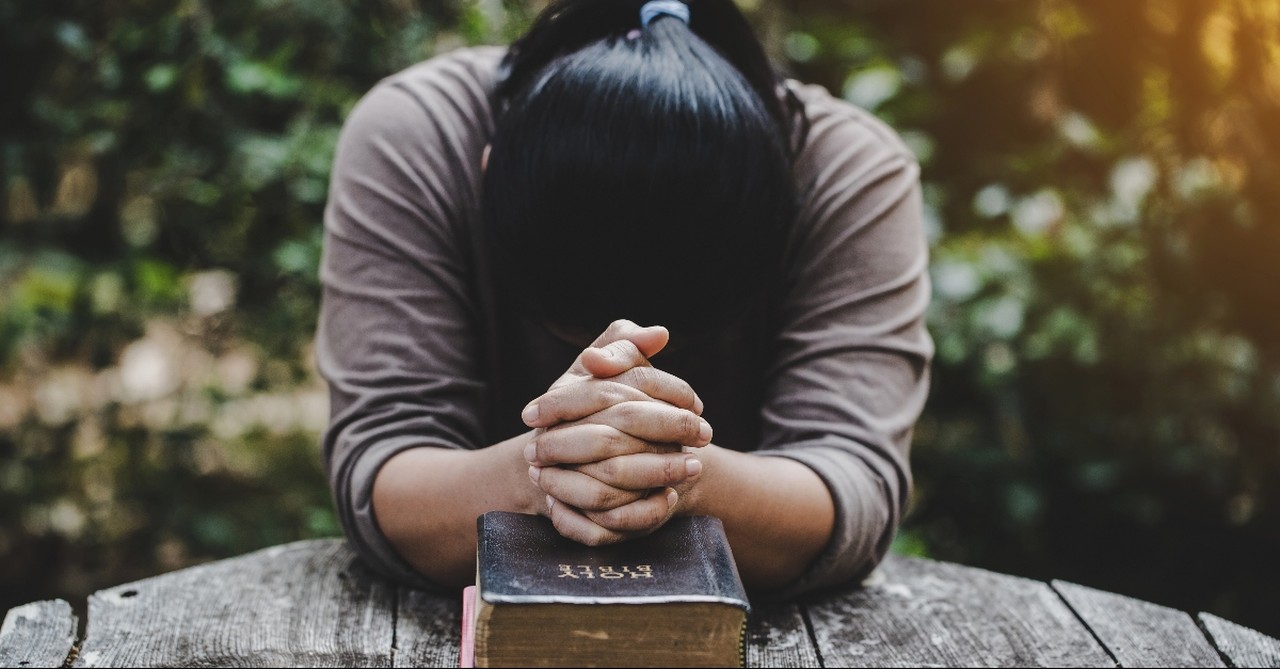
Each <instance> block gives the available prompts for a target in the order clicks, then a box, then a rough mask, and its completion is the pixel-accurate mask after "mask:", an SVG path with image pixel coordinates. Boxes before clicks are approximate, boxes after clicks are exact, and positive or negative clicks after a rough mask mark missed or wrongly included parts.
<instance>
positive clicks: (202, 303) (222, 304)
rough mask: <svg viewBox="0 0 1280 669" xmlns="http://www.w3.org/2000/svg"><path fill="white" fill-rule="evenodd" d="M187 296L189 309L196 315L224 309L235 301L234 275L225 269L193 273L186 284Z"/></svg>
mask: <svg viewBox="0 0 1280 669" xmlns="http://www.w3.org/2000/svg"><path fill="white" fill-rule="evenodd" d="M187 298H188V300H189V301H190V302H191V311H193V312H195V314H196V315H198V316H212V315H213V314H216V313H218V312H221V311H226V310H227V309H230V308H231V307H232V306H233V305H234V304H235V301H236V275H234V274H232V273H231V272H228V271H226V270H210V271H208V272H198V273H196V274H193V275H192V276H191V278H190V280H189V282H188V284H187Z"/></svg>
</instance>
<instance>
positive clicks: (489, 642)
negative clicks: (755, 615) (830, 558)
mask: <svg viewBox="0 0 1280 669" xmlns="http://www.w3.org/2000/svg"><path fill="white" fill-rule="evenodd" d="M476 522H477V531H478V544H477V546H476V586H475V589H474V602H472V606H470V607H467V606H464V609H465V608H471V609H472V611H473V612H474V626H473V629H472V630H470V631H471V634H469V635H467V636H470V637H471V641H472V643H473V644H474V646H473V647H472V648H471V649H470V650H467V649H463V654H464V655H468V656H469V657H467V658H466V659H472V658H474V662H475V666H477V667H490V666H511V667H516V666H523V667H563V666H600V667H604V666H617V667H673V666H678V667H712V666H721V667H724V666H731V667H741V666H744V664H745V656H744V652H745V646H744V643H745V634H746V620H747V613H748V612H749V610H750V604H749V602H748V600H747V595H746V591H745V590H744V589H743V586H742V580H741V578H740V577H739V576H738V568H737V565H736V564H734V561H733V554H732V552H731V551H730V549H729V542H728V540H727V539H726V538H725V534H724V526H723V525H721V523H720V520H719V519H717V518H713V517H710V516H690V517H678V518H672V519H671V520H670V521H668V522H667V524H666V525H664V526H663V527H662V528H660V529H659V530H658V531H656V532H654V533H653V534H650V535H648V536H645V537H641V538H638V539H633V540H631V541H626V542H623V543H619V544H613V545H609V546H598V547H590V546H584V545H582V544H579V543H577V542H575V541H572V540H570V539H566V538H564V537H562V536H560V534H559V533H558V532H556V530H555V528H554V527H552V525H551V521H550V520H548V519H546V518H543V517H542V516H533V515H526V514H519V513H509V512H503V511H491V512H489V513H486V514H484V515H482V516H480V518H478V519H477V521H476ZM467 622H471V621H464V625H466V623H467ZM464 643H465V640H464Z"/></svg>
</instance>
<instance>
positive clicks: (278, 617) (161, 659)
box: [74, 540, 395, 667]
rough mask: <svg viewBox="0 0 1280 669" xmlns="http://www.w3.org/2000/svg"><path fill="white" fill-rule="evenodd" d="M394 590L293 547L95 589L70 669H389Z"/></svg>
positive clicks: (335, 551) (329, 544) (335, 552)
mask: <svg viewBox="0 0 1280 669" xmlns="http://www.w3.org/2000/svg"><path fill="white" fill-rule="evenodd" d="M394 609H395V589H394V588H393V587H392V586H390V585H388V584H387V583H385V582H384V581H382V580H380V579H378V578H377V577H375V576H374V575H372V574H371V573H369V572H368V570H367V569H366V568H365V567H364V566H363V564H362V563H360V562H359V561H357V559H356V556H355V553H353V552H352V551H351V549H350V548H348V547H347V545H346V544H345V543H344V542H341V541H334V540H324V541H301V542H297V543H292V544H286V545H283V546H277V547H274V548H268V549H266V550H262V551H258V552H256V553H250V554H248V555H245V556H242V557H238V558H233V559H230V560H223V561H221V562H215V563H212V564H208V565H203V566H199V567H193V568H191V569H184V570H181V571H176V572H173V573H169V574H165V575H163V576H157V577H155V578H150V579H147V580H144V581H139V582H137V583H132V584H127V585H121V586H117V587H115V588H111V589H109V590H103V591H101V592H98V593H97V594H94V595H93V596H92V597H90V598H89V624H88V631H87V634H86V638H85V641H84V643H83V644H82V646H81V649H80V655H79V657H78V658H77V660H76V662H75V665H74V666H77V667H95V666H112V667H121V666H138V667H151V666H316V667H319V666H332V667H338V666H357V667H370V666H377V667H385V666H390V664H391V644H392V635H393V633H394V628H393V626H394V623H393V620H392V616H393V611H394Z"/></svg>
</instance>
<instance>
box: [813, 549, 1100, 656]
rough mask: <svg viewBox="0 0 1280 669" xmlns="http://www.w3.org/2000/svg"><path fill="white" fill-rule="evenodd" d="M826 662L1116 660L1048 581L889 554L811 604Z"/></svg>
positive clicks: (820, 648)
mask: <svg viewBox="0 0 1280 669" xmlns="http://www.w3.org/2000/svg"><path fill="white" fill-rule="evenodd" d="M808 610H809V616H810V620H811V621H812V623H813V631H814V637H815V638H816V640H817V644H818V652H819V654H820V657H821V659H822V662H823V664H825V665H826V666H829V667H830V666H857V667H863V666H882V667H912V666H949V667H955V666H989V667H1015V666H1018V667H1023V666H1042V667H1062V666H1077V667H1113V666H1115V663H1114V661H1112V659H1111V658H1110V657H1109V656H1108V655H1107V654H1106V652H1105V651H1104V650H1103V649H1102V647H1101V646H1099V645H1098V642H1097V641H1095V640H1094V638H1093V636H1092V635H1091V634H1090V633H1089V631H1088V629H1086V628H1085V627H1084V625H1082V624H1081V623H1080V621H1079V620H1077V619H1076V617H1075V615H1073V614H1072V613H1071V611H1070V610H1069V609H1068V608H1067V606H1066V605H1065V604H1063V603H1062V600H1061V599H1059V598H1058V596H1057V595H1056V594H1055V593H1054V591H1053V590H1052V589H1051V588H1050V587H1049V585H1048V584H1047V583H1041V582H1039V581H1032V580H1028V579H1024V578H1018V577H1014V576H1006V575H1003V574H996V573H993V572H989V571H985V570H982V569H974V568H972V567H962V566H960V565H955V564H948V563H943V562H934V561H932V560H924V559H920V558H909V557H903V556H896V555H891V556H889V557H888V558H886V559H885V561H884V563H883V564H881V566H880V568H879V569H877V570H876V573H875V574H873V575H872V577H871V578H870V579H868V580H867V582H866V583H864V587H863V588H861V589H854V590H852V591H846V592H843V593H840V594H836V595H832V596H829V597H826V598H822V599H818V600H815V601H812V602H811V603H810V604H809V609H808Z"/></svg>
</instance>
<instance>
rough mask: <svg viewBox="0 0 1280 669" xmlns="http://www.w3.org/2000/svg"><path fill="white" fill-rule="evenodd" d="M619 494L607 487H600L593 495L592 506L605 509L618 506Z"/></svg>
mask: <svg viewBox="0 0 1280 669" xmlns="http://www.w3.org/2000/svg"><path fill="white" fill-rule="evenodd" d="M616 502H617V495H616V494H614V492H613V490H612V489H610V488H607V487H600V488H598V489H597V490H596V491H595V492H594V493H592V495H591V508H593V509H599V510H605V509H611V508H613V507H615V506H617V503H616Z"/></svg>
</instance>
